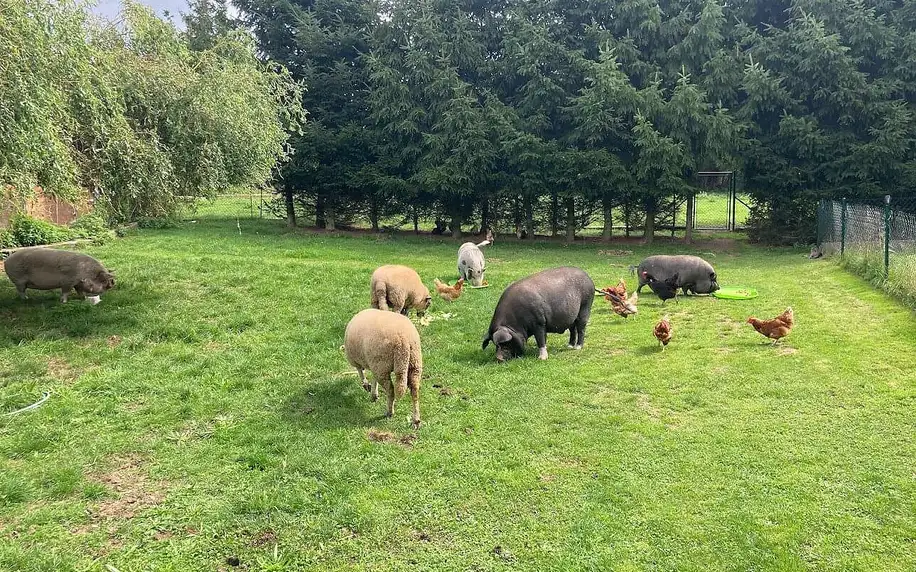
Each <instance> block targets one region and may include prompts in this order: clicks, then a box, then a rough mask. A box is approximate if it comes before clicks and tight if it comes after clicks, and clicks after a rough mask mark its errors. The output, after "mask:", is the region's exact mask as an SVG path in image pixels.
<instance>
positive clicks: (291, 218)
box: [283, 187, 296, 228]
mask: <svg viewBox="0 0 916 572" xmlns="http://www.w3.org/2000/svg"><path fill="white" fill-rule="evenodd" d="M283 198H284V199H285V200H286V226H288V227H290V228H295V226H296V204H295V203H294V202H293V190H292V189H291V188H289V187H287V188H285V189H284V190H283Z"/></svg>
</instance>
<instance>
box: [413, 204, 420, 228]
mask: <svg viewBox="0 0 916 572" xmlns="http://www.w3.org/2000/svg"><path fill="white" fill-rule="evenodd" d="M413 233H414V234H420V213H418V212H417V207H414V208H413Z"/></svg>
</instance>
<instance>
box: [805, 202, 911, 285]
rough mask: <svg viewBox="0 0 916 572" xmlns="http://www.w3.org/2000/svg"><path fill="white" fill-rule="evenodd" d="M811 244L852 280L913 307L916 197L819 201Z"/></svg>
mask: <svg viewBox="0 0 916 572" xmlns="http://www.w3.org/2000/svg"><path fill="white" fill-rule="evenodd" d="M817 242H818V246H819V248H820V249H821V251H822V252H824V253H827V254H830V253H839V254H840V256H841V258H842V261H843V263H844V264H845V265H846V266H848V267H849V268H851V269H853V270H854V271H856V272H857V273H858V274H860V275H862V276H863V277H865V278H867V279H869V280H872V281H875V282H879V283H881V284H882V286H884V287H885V288H886V289H888V290H889V291H892V292H893V293H895V294H898V295H900V296H901V297H903V298H905V299H907V300H909V301H912V302H916V197H897V198H894V197H891V196H890V195H888V196H885V197H884V198H876V199H866V200H857V201H855V202H852V201H847V200H845V199H843V200H839V201H835V200H822V201H821V202H820V205H819V207H818V216H817Z"/></svg>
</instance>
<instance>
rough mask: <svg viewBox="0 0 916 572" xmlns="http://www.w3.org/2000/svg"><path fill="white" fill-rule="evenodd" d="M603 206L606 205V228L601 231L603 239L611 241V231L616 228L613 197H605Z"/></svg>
mask: <svg viewBox="0 0 916 572" xmlns="http://www.w3.org/2000/svg"><path fill="white" fill-rule="evenodd" d="M601 202H602V206H603V207H604V230H602V231H601V240H602V241H604V242H610V241H611V233H612V232H613V230H614V219H613V218H612V217H613V214H612V210H611V207H612V205H611V198H610V197H603V198H602V201H601Z"/></svg>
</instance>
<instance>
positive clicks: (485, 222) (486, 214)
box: [480, 196, 490, 236]
mask: <svg viewBox="0 0 916 572" xmlns="http://www.w3.org/2000/svg"><path fill="white" fill-rule="evenodd" d="M488 230H490V198H489V197H487V196H484V197H483V201H482V202H481V203H480V232H481V233H482V234H483V235H484V236H486V235H487V231H488Z"/></svg>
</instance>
